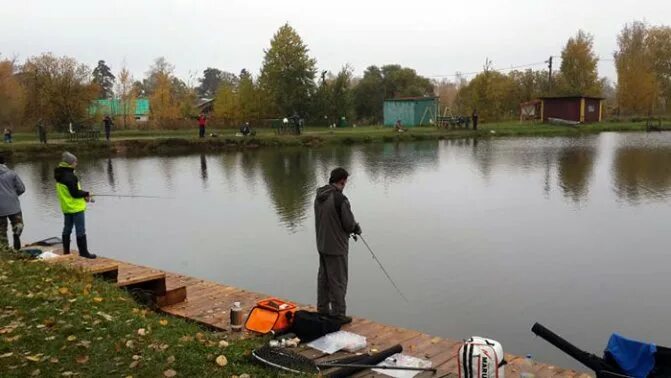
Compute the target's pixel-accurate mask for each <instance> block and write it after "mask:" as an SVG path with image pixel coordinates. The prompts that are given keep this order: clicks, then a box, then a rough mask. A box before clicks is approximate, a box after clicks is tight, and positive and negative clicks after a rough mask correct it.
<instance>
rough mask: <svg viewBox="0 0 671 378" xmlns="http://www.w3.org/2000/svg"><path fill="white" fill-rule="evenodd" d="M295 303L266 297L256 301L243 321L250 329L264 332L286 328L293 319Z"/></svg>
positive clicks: (279, 330)
mask: <svg viewBox="0 0 671 378" xmlns="http://www.w3.org/2000/svg"><path fill="white" fill-rule="evenodd" d="M294 312H296V305H295V304H293V303H291V302H285V301H283V300H281V299H277V298H268V299H264V300H261V301H259V302H257V303H256V306H254V308H252V310H251V311H250V312H249V316H248V317H247V321H246V322H245V328H247V329H248V330H250V331H253V332H258V333H261V334H266V333H269V332H271V331H275V332H281V331H285V330H287V329H288V328H289V327H290V326H291V323H292V322H293V320H294Z"/></svg>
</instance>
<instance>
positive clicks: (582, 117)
mask: <svg viewBox="0 0 671 378" xmlns="http://www.w3.org/2000/svg"><path fill="white" fill-rule="evenodd" d="M580 123H585V98H584V97H582V98H581V99H580Z"/></svg>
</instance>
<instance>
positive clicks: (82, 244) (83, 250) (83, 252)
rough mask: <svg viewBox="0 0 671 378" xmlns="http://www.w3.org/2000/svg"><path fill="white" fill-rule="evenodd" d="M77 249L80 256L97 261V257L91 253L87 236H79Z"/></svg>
mask: <svg viewBox="0 0 671 378" xmlns="http://www.w3.org/2000/svg"><path fill="white" fill-rule="evenodd" d="M77 248H79V256H81V257H85V258H87V259H95V258H96V257H97V256H96V255H94V254H93V253H89V248H88V243H87V242H86V235H84V236H77Z"/></svg>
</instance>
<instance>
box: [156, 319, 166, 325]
mask: <svg viewBox="0 0 671 378" xmlns="http://www.w3.org/2000/svg"><path fill="white" fill-rule="evenodd" d="M158 322H159V324H161V325H162V326H167V325H168V321H167V320H166V319H161V320H159V321H158Z"/></svg>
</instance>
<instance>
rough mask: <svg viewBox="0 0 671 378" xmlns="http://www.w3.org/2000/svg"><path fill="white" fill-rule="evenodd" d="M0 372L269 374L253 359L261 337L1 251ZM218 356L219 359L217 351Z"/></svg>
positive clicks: (6, 374)
mask: <svg viewBox="0 0 671 378" xmlns="http://www.w3.org/2000/svg"><path fill="white" fill-rule="evenodd" d="M0 298H2V302H1V303H2V305H0V372H1V373H0V376H3V377H30V376H48V377H61V376H83V377H103V376H117V377H128V376H134V377H163V376H164V374H165V375H166V376H170V375H171V374H173V373H176V374H177V375H176V376H178V377H207V376H212V377H213V376H225V377H230V376H232V375H241V374H249V375H250V376H254V377H267V376H269V377H272V376H276V375H277V372H276V371H274V370H269V369H265V368H263V367H262V366H260V365H257V364H254V363H252V361H251V359H250V353H251V351H252V349H253V348H256V347H257V346H259V345H260V343H261V342H262V341H261V340H259V339H256V340H249V341H237V342H236V341H227V342H230V344H229V345H228V346H226V345H225V343H221V341H226V335H225V334H219V333H213V332H210V331H207V330H204V329H202V328H200V327H199V326H197V325H196V324H194V323H190V322H187V321H184V320H181V319H177V318H173V317H169V316H163V315H160V314H157V313H154V312H152V311H149V310H148V309H146V308H143V307H141V306H139V305H138V304H136V302H134V301H133V299H132V298H131V296H130V295H128V294H127V293H126V292H125V291H122V290H120V289H118V288H116V287H115V286H114V285H112V284H109V283H105V282H102V281H99V280H94V279H93V278H92V277H91V276H90V275H87V274H84V273H81V272H79V271H75V270H72V269H68V268H65V267H62V266H57V265H49V264H46V263H43V262H38V261H34V260H25V259H21V258H18V256H17V255H15V254H14V253H13V252H8V251H6V250H3V251H1V252H0ZM222 355H223V356H225V357H226V359H227V362H228V363H227V364H226V365H225V366H220V365H218V364H217V363H216V358H217V357H219V356H222Z"/></svg>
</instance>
